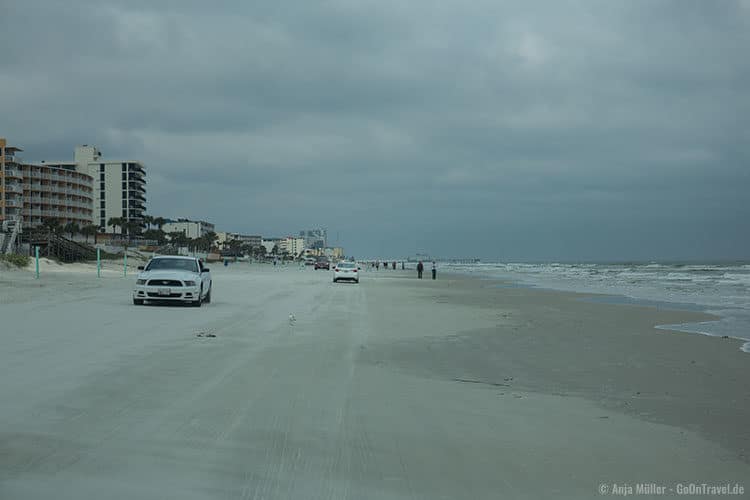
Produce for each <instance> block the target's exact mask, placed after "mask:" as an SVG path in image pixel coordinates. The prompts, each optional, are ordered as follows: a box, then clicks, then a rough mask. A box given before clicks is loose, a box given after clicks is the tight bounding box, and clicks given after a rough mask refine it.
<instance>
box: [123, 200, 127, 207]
mask: <svg viewBox="0 0 750 500" xmlns="http://www.w3.org/2000/svg"><path fill="white" fill-rule="evenodd" d="M127 206H128V202H127V200H122V208H125V207H127Z"/></svg>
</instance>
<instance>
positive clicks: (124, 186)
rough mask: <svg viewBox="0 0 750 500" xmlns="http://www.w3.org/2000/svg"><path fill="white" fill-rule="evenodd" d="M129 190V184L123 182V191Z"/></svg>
mask: <svg viewBox="0 0 750 500" xmlns="http://www.w3.org/2000/svg"><path fill="white" fill-rule="evenodd" d="M127 188H128V183H127V182H123V183H122V189H123V190H125V189H127Z"/></svg>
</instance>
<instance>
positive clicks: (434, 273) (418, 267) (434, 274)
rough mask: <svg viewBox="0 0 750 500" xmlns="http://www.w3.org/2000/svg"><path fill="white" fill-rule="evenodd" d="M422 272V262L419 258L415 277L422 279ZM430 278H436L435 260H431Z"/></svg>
mask: <svg viewBox="0 0 750 500" xmlns="http://www.w3.org/2000/svg"><path fill="white" fill-rule="evenodd" d="M423 272H424V264H423V263H422V261H421V260H420V261H419V263H418V264H417V278H419V279H422V273H423ZM432 279H437V265H436V264H435V261H434V260H433V261H432Z"/></svg>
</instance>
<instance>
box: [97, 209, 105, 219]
mask: <svg viewBox="0 0 750 500" xmlns="http://www.w3.org/2000/svg"><path fill="white" fill-rule="evenodd" d="M99 217H101V218H102V219H106V218H107V212H106V211H104V210H100V211H99Z"/></svg>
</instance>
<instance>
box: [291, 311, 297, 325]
mask: <svg viewBox="0 0 750 500" xmlns="http://www.w3.org/2000/svg"><path fill="white" fill-rule="evenodd" d="M295 321H297V318H295V317H294V314H292V313H289V324H290V325H293V324H294V322H295Z"/></svg>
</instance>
